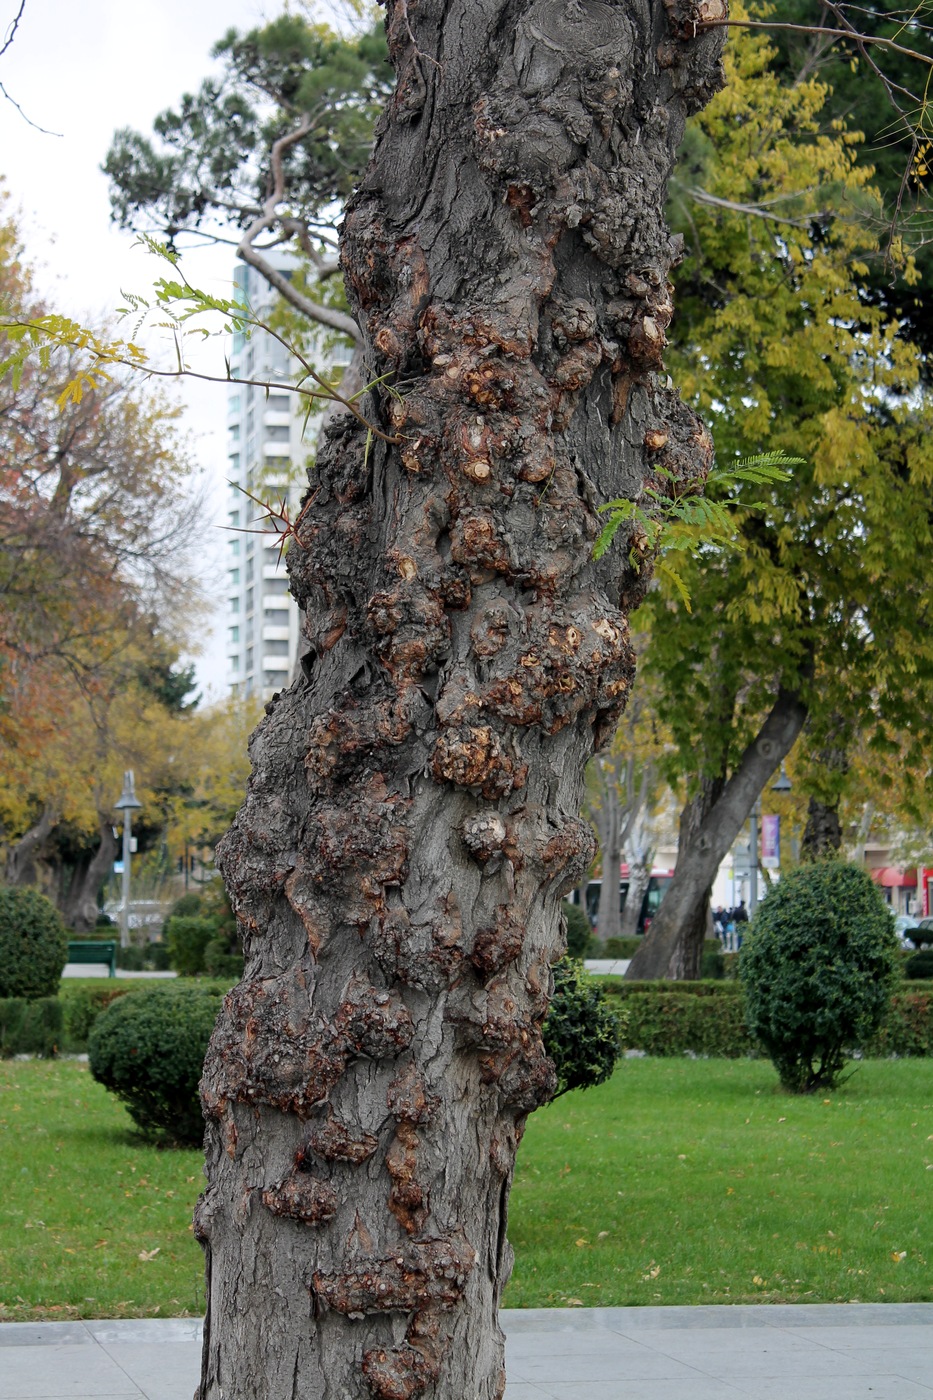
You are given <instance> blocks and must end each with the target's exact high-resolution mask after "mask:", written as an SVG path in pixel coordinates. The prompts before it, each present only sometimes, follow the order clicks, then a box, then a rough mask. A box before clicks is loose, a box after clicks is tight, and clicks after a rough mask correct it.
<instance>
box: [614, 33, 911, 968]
mask: <svg viewBox="0 0 933 1400" xmlns="http://www.w3.org/2000/svg"><path fill="white" fill-rule="evenodd" d="M773 58H774V50H773V46H772V45H771V44H770V42H769V41H768V39H767V38H765V37H764V36H762V35H760V34H749V33H746V32H743V31H741V30H739V31H737V32H736V37H735V40H734V42H733V44H732V45H730V50H729V57H728V68H729V81H728V83H727V86H726V88H725V90H724V91H723V92H722V93H720V94H719V95H718V96H717V97H716V98H715V99H714V100H713V102H712V103H711V104H710V106H709V107H708V108H707V109H706V110H705V112H703V113H702V114H700V115H699V116H698V117H697V118H695V119H694V122H693V124H692V128H691V131H690V135H689V139H688V142H687V145H686V148H685V154H684V160H683V161H682V163H681V166H680V168H679V171H678V173H677V176H676V179H675V182H674V185H673V189H672V205H673V211H674V216H675V218H676V220H677V222H678V224H679V226H680V229H681V231H682V232H683V233H684V236H685V240H686V249H687V256H686V259H685V263H684V266H683V269H682V270H681V272H680V274H679V276H678V283H679V285H678V291H677V298H676V301H677V306H678V315H677V319H676V321H675V323H674V326H673V327H672V332H671V334H672V338H673V340H674V346H673V351H672V354H671V356H670V360H669V362H670V364H671V367H672V370H673V372H674V374H675V376H676V377H677V379H678V381H679V382H680V383H681V384H682V385H683V386H684V391H685V396H686V397H687V398H688V401H690V402H692V403H693V405H694V406H695V407H696V408H697V409H699V411H700V412H701V414H702V415H703V417H704V419H705V421H706V422H707V424H708V425H709V426H710V428H711V430H712V432H713V436H714V440H715V443H716V451H717V458H718V461H719V463H720V464H721V465H722V464H727V463H728V462H729V461H730V460H735V459H738V458H739V457H741V456H744V455H746V454H748V453H749V452H753V451H756V450H765V451H770V450H782V451H784V452H786V453H788V454H792V455H799V456H801V457H803V458H804V459H805V464H804V465H802V466H799V467H797V468H795V469H794V471H793V474H792V478H791V479H790V480H789V481H787V482H786V483H784V484H775V485H772V486H768V487H765V488H759V489H758V492H757V495H758V501H757V502H756V503H755V504H754V505H739V504H736V505H735V506H734V509H733V520H734V525H735V536H736V538H735V548H734V549H733V550H726V549H722V548H719V547H717V546H716V545H714V544H710V545H704V546H703V547H701V548H700V549H699V551H698V552H697V553H695V554H694V555H692V556H690V555H688V556H686V562H685V564H684V580H685V583H686V586H687V589H688V591H689V593H690V596H691V598H692V606H693V611H692V612H690V611H688V610H687V609H686V608H685V606H684V605H683V603H682V601H681V600H680V599H679V598H678V597H677V596H676V595H675V594H674V595H672V594H671V592H670V590H669V589H667V588H664V587H661V588H657V589H655V591H653V592H652V593H651V594H650V595H649V599H648V602H647V604H646V606H645V614H646V621H647V622H648V623H649V630H650V634H651V636H650V642H649V646H648V650H647V655H646V658H645V663H644V664H645V665H647V666H648V667H650V668H651V669H652V670H653V671H654V672H655V673H656V674H657V675H658V676H659V677H661V678H662V679H661V684H662V688H663V693H664V703H663V710H662V713H663V717H664V719H665V720H666V721H667V722H668V723H669V725H670V727H671V731H672V734H673V737H674V741H675V745H676V754H677V758H676V766H677V767H678V769H679V770H680V772H681V773H684V774H686V775H688V777H689V778H690V780H691V784H692V791H693V793H694V798H693V803H694V805H693V807H692V810H691V821H690V822H689V823H688V827H687V829H685V828H683V827H682V831H681V848H682V849H681V856H682V858H683V859H684V860H686V859H687V858H688V854H689V851H690V850H693V851H694V853H695V851H696V847H697V843H703V842H706V843H711V844H709V845H708V847H707V849H709V850H712V848H713V847H715V848H716V849H717V850H719V851H720V856H719V858H721V856H722V855H723V854H725V850H727V849H728V846H729V845H730V844H731V842H732V840H733V839H734V837H735V835H736V834H737V831H738V824H740V823H741V821H742V820H744V817H745V816H746V815H747V813H748V810H749V809H750V806H751V803H752V801H753V800H754V798H755V796H757V794H758V792H760V791H761V789H762V787H763V786H764V784H765V783H766V782H767V780H768V778H769V777H770V774H771V772H772V771H773V770H774V769H775V768H776V766H777V764H778V763H779V762H780V760H781V758H782V757H783V756H784V752H786V749H787V748H788V747H789V745H790V744H791V743H792V742H793V741H794V739H795V738H796V735H797V734H798V733H799V732H800V730H801V728H802V727H803V726H804V725H805V726H806V727H805V736H804V746H805V754H804V756H803V759H802V761H801V762H799V763H798V765H797V773H798V775H799V776H800V777H801V778H802V780H803V781H804V782H806V783H807V784H808V785H809V789H810V791H811V792H812V793H814V795H815V796H817V797H818V798H820V799H821V800H824V801H826V802H828V803H832V802H833V801H836V800H838V795H839V790H840V785H841V784H842V783H843V782H844V780H845V773H846V769H847V765H846V763H845V761H844V760H843V761H840V755H845V753H846V752H847V751H848V749H849V747H850V746H851V744H852V742H853V740H854V738H855V736H856V735H858V736H860V739H861V741H862V742H863V743H866V744H868V746H869V747H877V748H879V749H882V750H883V749H885V748H886V747H887V746H889V745H891V744H893V743H895V742H899V743H903V742H904V736H905V735H906V736H908V743H909V748H910V752H911V753H913V754H914V755H915V756H916V755H917V754H918V753H919V752H920V750H921V749H922V746H923V745H924V744H928V743H929V740H930V737H931V736H930V732H929V731H930V716H929V706H928V704H927V703H926V701H925V699H924V695H925V694H927V695H928V693H929V689H928V687H929V683H930V680H931V679H933V633H931V628H930V594H929V588H928V585H927V580H926V569H925V568H924V566H923V563H922V561H924V560H925V559H927V558H928V557H929V554H930V549H931V544H933V522H931V507H930V500H931V485H933V444H931V430H933V412H931V403H930V401H929V397H928V395H927V393H926V392H925V390H924V387H923V382H922V374H921V371H922V352H921V350H920V349H919V348H918V346H917V345H916V344H914V343H913V342H912V341H911V340H910V339H909V338H907V337H906V336H905V335H904V334H903V330H902V328H901V327H900V325H899V324H898V323H897V322H896V321H892V320H891V319H890V317H889V315H888V314H887V311H886V309H885V307H884V306H882V305H880V304H876V303H874V302H873V300H872V298H871V297H870V296H868V295H864V294H863V293H864V292H865V289H866V283H867V280H868V278H869V275H870V266H871V265H872V259H874V258H876V257H877V256H878V255H879V250H880V237H881V229H880V225H879V224H878V223H877V222H876V220H875V215H876V214H877V213H878V212H879V211H880V208H881V202H880V197H879V195H878V191H877V189H876V187H875V185H874V183H873V181H872V175H871V170H870V167H867V166H865V165H863V164H861V163H860V162H859V161H858V159H857V153H858V151H859V148H860V145H861V137H860V136H859V135H858V134H857V133H855V132H851V131H848V130H847V129H846V128H845V125H844V124H843V123H842V121H841V120H840V119H838V118H830V119H829V120H828V121H827V120H826V102H827V96H828V94H827V89H826V86H825V85H824V84H823V83H822V82H820V81H819V80H818V79H816V78H814V77H812V76H809V77H804V78H802V79H800V80H799V81H796V82H792V83H787V82H785V81H782V78H781V75H780V74H779V73H777V72H776V71H775V70H774V67H773ZM903 273H904V277H905V279H906V280H907V281H908V282H910V281H911V280H912V279H913V278H914V277H915V270H914V267H913V264H912V262H910V261H909V260H908V261H907V263H906V265H905V267H904V269H903ZM714 490H718V491H719V492H720V493H721V494H722V498H723V499H724V500H726V501H728V500H729V499H730V497H731V496H733V495H734V491H733V490H732V488H729V487H726V488H725V489H724V488H723V487H721V486H720V487H718V488H714ZM781 714H783V715H784V716H785V717H786V719H787V721H788V723H787V724H786V725H785V729H784V731H783V732H784V734H785V738H786V740H787V742H786V743H785V744H784V746H783V749H782V748H781V742H783V741H778V739H777V738H776V737H775V734H774V733H772V732H770V731H769V733H768V734H767V735H765V733H764V730H763V728H762V725H763V720H764V719H765V717H770V722H771V724H772V729H773V727H774V719H775V715H778V716H780V715H781ZM753 770H754V771H753ZM740 780H741V783H743V784H744V788H743V791H742V793H741V794H740V793H739V791H738V788H739V786H740ZM737 797H741V800H739V801H736V798H737ZM729 803H731V807H730V811H729V814H728V820H727V821H725V812H724V807H725V806H726V805H728V804H729ZM724 821H725V825H724V824H723V823H724ZM685 848H686V849H685ZM706 863H708V862H706ZM706 863H704V869H705V865H706ZM716 864H718V860H717V861H716V862H715V864H714V865H713V870H712V873H715V865H716ZM679 872H680V867H679ZM711 878H712V874H710V875H709V879H711ZM709 879H707V878H705V876H704V879H703V881H701V883H699V884H697V883H696V879H694V885H693V890H692V906H691V907H692V908H693V909H694V910H695V911H697V912H698V914H699V913H700V912H702V904H703V896H704V894H705V893H706V890H707V887H708V883H709ZM675 884H676V880H675ZM672 893H673V887H672V890H671V891H670V892H669V893H668V896H667V899H666V901H665V903H666V905H667V906H669V915H668V922H670V921H671V918H672V916H673V914H674V911H675V910H676V909H677V908H678V904H677V900H676V899H675V900H673V901H672V900H671V894H672ZM684 919H685V915H684V912H683V909H681V911H680V925H681V932H682V931H683V930H684V927H685V924H684ZM701 922H702V920H701V919H699V918H697V919H696V920H695V921H694V923H695V933H696V935H697V937H699V934H700V932H701V930H700V923H701ZM652 935H653V936H654V937H656V938H658V939H660V938H666V937H671V938H674V937H675V935H674V933H673V932H671V931H670V930H668V929H667V928H665V920H664V914H663V911H662V915H661V916H659V919H658V920H657V921H656V923H655V926H654V928H653V929H652ZM675 941H676V939H675ZM646 951H647V950H646ZM635 972H636V973H638V974H639V975H645V974H644V971H643V968H642V967H639V968H636V969H635Z"/></svg>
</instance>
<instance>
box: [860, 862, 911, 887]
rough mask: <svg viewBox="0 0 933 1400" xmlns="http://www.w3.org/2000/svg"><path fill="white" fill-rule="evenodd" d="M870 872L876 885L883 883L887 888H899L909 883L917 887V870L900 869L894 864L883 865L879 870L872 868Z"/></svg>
mask: <svg viewBox="0 0 933 1400" xmlns="http://www.w3.org/2000/svg"><path fill="white" fill-rule="evenodd" d="M869 874H870V875H871V878H872V879H873V880H874V882H875V884H876V885H882V886H883V887H884V889H886V890H895V889H899V888H900V887H901V886H904V885H909V886H913V888H914V889H916V886H917V872H916V870H898V869H897V867H896V866H894V865H882V866H880V867H879V868H878V869H877V870H870V871H869Z"/></svg>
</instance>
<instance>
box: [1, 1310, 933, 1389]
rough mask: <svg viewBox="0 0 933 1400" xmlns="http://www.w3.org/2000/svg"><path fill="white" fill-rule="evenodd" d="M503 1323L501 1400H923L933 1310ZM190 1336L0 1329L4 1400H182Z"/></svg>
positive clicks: (519, 1318)
mask: <svg viewBox="0 0 933 1400" xmlns="http://www.w3.org/2000/svg"><path fill="white" fill-rule="evenodd" d="M502 1321H503V1326H504V1328H505V1330H506V1333H507V1335H508V1370H509V1383H508V1387H507V1389H506V1400H922V1397H926V1400H931V1397H933V1303H904V1304H896V1303H891V1304H888V1305H884V1304H873V1303H872V1304H840V1305H832V1304H825V1305H824V1304H813V1305H812V1306H810V1307H797V1306H790V1305H781V1304H779V1305H776V1306H768V1305H765V1304H762V1305H761V1306H759V1307H734V1308H721V1307H719V1308H572V1309H568V1308H553V1309H552V1308H548V1309H528V1310H523V1311H519V1310H517V1309H515V1310H506V1311H504V1312H503V1314H502ZM199 1336H200V1324H199V1323H198V1322H197V1321H184V1320H181V1319H178V1320H170V1319H169V1320H165V1321H159V1320H153V1321H145V1322H132V1321H129V1322H41V1323H31V1322H7V1323H0V1400H103V1398H104V1397H106V1400H191V1396H192V1393H193V1391H194V1387H195V1384H196V1382H197V1375H198V1364H199V1358H200V1345H199ZM230 1400H261V1397H256V1396H231V1397H230ZM463 1400H470V1397H468V1396H464V1397H463Z"/></svg>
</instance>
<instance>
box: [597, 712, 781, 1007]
mask: <svg viewBox="0 0 933 1400" xmlns="http://www.w3.org/2000/svg"><path fill="white" fill-rule="evenodd" d="M806 717H807V706H806V704H805V703H804V701H803V700H802V699H801V698H800V696H799V695H797V694H795V693H793V692H791V691H787V690H784V689H781V690H779V691H778V694H777V697H776V699H775V701H774V704H773V705H772V707H771V710H770V712H769V714H768V716H767V718H766V719H765V721H764V723H763V724H762V726H761V729H760V730H759V731H758V733H757V735H756V736H755V738H754V739H753V740H752V742H751V743H750V744H749V745H748V747H747V748H746V750H745V752H744V754H743V755H742V757H741V760H740V761H739V763H738V764H737V766H736V769H735V772H734V773H733V774H732V776H731V777H730V778H729V779H728V781H723V782H722V783H721V784H719V785H718V792H717V783H715V782H713V781H712V780H706V781H704V783H703V784H702V785H701V789H700V791H699V793H698V795H697V796H696V798H694V799H692V800H691V802H688V803H687V805H686V807H685V808H684V812H683V814H682V816H681V823H680V837H679V841H678V847H677V865H676V867H675V870H674V878H673V879H672V881H671V883H670V885H669V886H668V888H667V892H666V893H665V895H664V902H663V903H662V905H661V907H660V909H659V910H658V914H657V917H656V918H655V920H654V922H653V924H652V925H651V929H650V930H649V932H648V935H647V936H646V938H645V941H644V943H643V944H642V945H641V947H640V948H639V949H638V952H637V953H636V954H635V956H634V958H633V959H632V961H631V963H630V965H629V967H628V970H627V972H626V974H625V975H626V977H628V978H630V979H632V980H641V979H653V978H659V977H662V978H663V977H670V978H674V979H693V978H696V977H698V976H699V968H700V958H701V956H702V952H703V939H704V937H705V936H706V932H705V931H706V927H707V918H706V911H707V908H708V906H709V896H710V889H711V887H712V884H713V880H714V879H715V877H716V871H717V870H718V869H719V866H720V864H721V863H722V860H723V858H724V857H725V854H726V852H727V851H728V850H729V847H730V846H731V845H732V843H733V841H734V840H735V838H736V837H737V836H738V834H739V832H740V830H741V829H742V825H743V823H744V822H745V821H746V820H747V818H748V814H749V812H751V810H752V807H753V805H754V802H755V799H756V797H758V796H759V794H760V793H761V791H762V789H763V788H764V786H765V783H766V782H767V781H768V779H769V778H770V777H771V775H772V773H774V772H776V771H777V768H778V767H779V765H780V764H781V762H782V761H783V760H784V759H785V758H786V757H787V755H788V753H790V750H791V748H792V747H793V745H794V742H795V740H796V739H797V736H798V735H799V734H800V731H801V729H802V728H803V725H804V722H805V720H806Z"/></svg>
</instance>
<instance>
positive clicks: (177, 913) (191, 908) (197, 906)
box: [169, 890, 204, 919]
mask: <svg viewBox="0 0 933 1400" xmlns="http://www.w3.org/2000/svg"><path fill="white" fill-rule="evenodd" d="M203 904H204V901H203V899H202V898H201V896H200V895H199V894H196V893H195V891H194V890H191V891H189V892H188V893H186V894H183V895H182V896H181V898H180V899H176V900H175V903H174V904H173V905H172V912H171V914H170V915H169V918H172V919H174V918H176V917H177V918H181V919H190V918H193V917H194V916H195V915H196V914H201V913H203Z"/></svg>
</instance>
